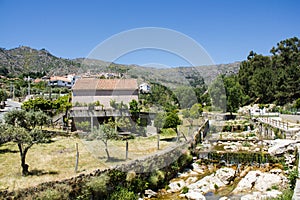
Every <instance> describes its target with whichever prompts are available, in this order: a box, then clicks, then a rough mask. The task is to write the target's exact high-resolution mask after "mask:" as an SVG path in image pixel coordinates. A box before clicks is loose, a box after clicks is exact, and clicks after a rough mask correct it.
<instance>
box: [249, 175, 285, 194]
mask: <svg viewBox="0 0 300 200" xmlns="http://www.w3.org/2000/svg"><path fill="white" fill-rule="evenodd" d="M281 183H282V177H280V176H278V175H276V174H271V173H262V174H261V175H260V176H259V177H258V178H257V180H256V182H255V186H254V188H255V189H256V190H258V191H262V192H265V191H267V189H270V188H272V186H274V185H281Z"/></svg>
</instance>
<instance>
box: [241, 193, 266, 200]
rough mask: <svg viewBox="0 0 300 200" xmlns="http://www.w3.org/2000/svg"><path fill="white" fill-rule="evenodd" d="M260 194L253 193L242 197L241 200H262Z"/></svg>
mask: <svg viewBox="0 0 300 200" xmlns="http://www.w3.org/2000/svg"><path fill="white" fill-rule="evenodd" d="M261 196H262V195H261V193H260V192H253V193H252V194H247V195H245V196H242V197H241V200H260V199H261Z"/></svg>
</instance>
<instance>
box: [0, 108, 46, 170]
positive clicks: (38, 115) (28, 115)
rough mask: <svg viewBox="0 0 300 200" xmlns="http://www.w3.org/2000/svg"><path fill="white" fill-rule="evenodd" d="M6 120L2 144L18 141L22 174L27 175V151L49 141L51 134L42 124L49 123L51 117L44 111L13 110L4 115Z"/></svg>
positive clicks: (1, 129)
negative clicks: (44, 129)
mask: <svg viewBox="0 0 300 200" xmlns="http://www.w3.org/2000/svg"><path fill="white" fill-rule="evenodd" d="M4 120H5V124H1V126H0V131H1V134H0V144H1V143H5V142H9V141H12V142H15V143H17V145H18V148H19V151H20V158H21V167H22V175H24V176H26V175H28V173H29V171H28V168H29V165H28V164H26V161H25V159H26V155H27V152H28V150H29V149H30V148H31V147H32V145H34V144H38V143H44V142H46V141H48V138H49V135H48V134H46V133H45V132H44V131H43V130H42V126H43V125H45V124H48V123H49V121H50V119H49V117H48V116H47V115H46V114H45V113H43V112H42V111H39V112H33V111H30V112H26V111H24V110H12V111H10V112H8V113H6V114H5V115H4Z"/></svg>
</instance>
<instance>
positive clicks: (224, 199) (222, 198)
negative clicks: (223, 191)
mask: <svg viewBox="0 0 300 200" xmlns="http://www.w3.org/2000/svg"><path fill="white" fill-rule="evenodd" d="M219 200H230V199H229V198H228V197H221V198H220V199H219Z"/></svg>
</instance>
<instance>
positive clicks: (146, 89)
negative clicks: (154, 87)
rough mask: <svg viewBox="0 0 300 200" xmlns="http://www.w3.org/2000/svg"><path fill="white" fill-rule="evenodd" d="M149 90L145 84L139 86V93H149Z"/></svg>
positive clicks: (148, 86)
mask: <svg viewBox="0 0 300 200" xmlns="http://www.w3.org/2000/svg"><path fill="white" fill-rule="evenodd" d="M150 90H151V87H150V85H149V84H147V83H142V84H141V85H140V86H139V91H140V93H150Z"/></svg>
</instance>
